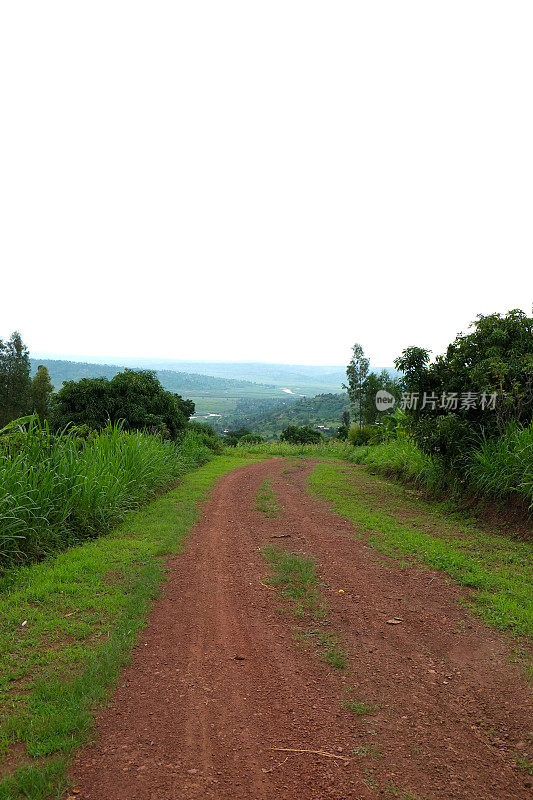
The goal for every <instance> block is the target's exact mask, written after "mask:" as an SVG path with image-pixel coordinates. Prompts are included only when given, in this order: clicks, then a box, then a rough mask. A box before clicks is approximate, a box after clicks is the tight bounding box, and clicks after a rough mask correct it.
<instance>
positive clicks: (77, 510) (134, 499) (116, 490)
mask: <svg viewBox="0 0 533 800" xmlns="http://www.w3.org/2000/svg"><path fill="white" fill-rule="evenodd" d="M2 433H3V435H1V436H0V566H8V565H13V564H17V563H19V564H22V563H25V562H29V561H36V560H39V559H40V558H43V557H44V556H46V555H47V554H49V553H51V552H54V551H57V550H61V549H64V548H65V547H68V546H70V545H71V544H73V543H75V542H78V541H81V540H83V539H87V538H90V537H93V536H96V535H98V534H101V533H104V532H107V531H109V530H110V529H111V528H112V527H113V526H114V525H116V524H117V523H118V522H120V521H121V520H122V519H123V518H124V516H125V514H126V513H127V512H128V511H129V510H130V509H133V508H137V507H138V506H140V505H141V504H142V503H144V502H146V500H148V499H149V498H150V497H152V496H153V495H154V494H155V493H156V492H157V491H158V490H160V489H162V488H164V487H166V486H169V485H170V484H171V483H173V482H175V481H176V479H178V478H179V477H180V476H182V475H183V474H185V473H186V472H187V471H189V470H190V469H192V468H193V467H195V466H198V465H200V464H203V463H205V462H206V461H207V460H208V459H209V457H210V456H211V451H210V450H209V449H208V448H207V447H206V446H205V445H204V444H203V443H202V441H201V438H200V437H199V436H198V434H196V433H193V432H190V433H188V434H187V435H186V436H185V438H184V440H183V442H182V443H181V444H180V445H179V446H176V445H175V444H173V443H172V442H169V441H164V440H163V439H161V438H160V437H159V436H154V435H150V434H147V433H141V432H133V433H127V432H125V431H123V430H122V429H121V428H120V426H115V427H112V428H109V429H107V430H105V431H103V432H102V433H100V434H92V435H91V436H89V438H88V439H87V440H83V439H80V438H78V437H77V436H76V435H75V434H74V433H68V432H66V433H62V434H59V435H53V434H51V433H50V431H49V429H48V428H47V427H46V426H41V425H39V423H38V422H37V421H36V420H35V419H32V420H30V421H29V423H28V424H27V426H25V427H18V428H17V427H16V426H13V425H11V426H10V427H9V430H7V431H6V430H5V429H4V431H3V432H2Z"/></svg>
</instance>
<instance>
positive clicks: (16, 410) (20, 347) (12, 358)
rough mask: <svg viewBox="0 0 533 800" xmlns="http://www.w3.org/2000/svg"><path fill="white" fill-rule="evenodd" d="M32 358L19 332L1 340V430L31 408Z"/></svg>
mask: <svg viewBox="0 0 533 800" xmlns="http://www.w3.org/2000/svg"><path fill="white" fill-rule="evenodd" d="M30 389H31V381H30V357H29V352H28V348H27V347H26V345H25V344H24V342H23V341H22V337H21V335H20V333H19V332H18V331H14V332H13V333H12V334H11V336H10V338H9V339H8V340H7V342H3V341H2V340H1V339H0V428H1V427H3V426H4V425H7V423H8V422H11V420H13V419H17V418H18V417H22V416H24V415H25V414H27V413H28V411H29V408H30Z"/></svg>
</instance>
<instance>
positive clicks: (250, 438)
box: [239, 433, 265, 447]
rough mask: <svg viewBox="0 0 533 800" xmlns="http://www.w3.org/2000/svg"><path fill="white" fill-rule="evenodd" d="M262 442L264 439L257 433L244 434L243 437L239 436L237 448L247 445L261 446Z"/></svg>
mask: <svg viewBox="0 0 533 800" xmlns="http://www.w3.org/2000/svg"><path fill="white" fill-rule="evenodd" d="M264 441H265V440H264V438H263V437H262V436H259V434H258V433H245V434H244V436H241V438H240V439H239V447H240V446H241V445H247V444H261V442H264Z"/></svg>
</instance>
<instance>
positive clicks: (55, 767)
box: [0, 454, 249, 800]
mask: <svg viewBox="0 0 533 800" xmlns="http://www.w3.org/2000/svg"><path fill="white" fill-rule="evenodd" d="M245 463H249V459H246V458H242V457H239V455H238V454H235V455H233V456H227V455H225V456H218V457H216V458H214V459H213V460H212V461H211V462H209V463H208V464H207V465H205V466H204V467H202V468H200V469H198V470H196V471H194V472H192V473H190V474H188V475H186V476H185V477H184V479H183V483H182V484H181V485H180V486H179V487H178V488H176V489H174V490H172V491H170V492H168V493H167V494H165V495H163V496H161V497H160V498H158V499H157V500H155V501H153V502H152V503H150V504H149V505H148V506H146V507H145V508H143V509H142V510H140V511H137V512H132V513H131V514H130V515H129V516H128V518H127V519H126V520H125V522H124V523H123V524H122V525H121V526H120V527H119V528H117V529H116V530H115V531H114V532H113V533H111V534H109V535H107V536H103V537H100V538H99V539H96V540H93V541H90V542H87V543H86V544H83V545H81V546H78V547H73V548H70V549H69V550H67V551H66V552H64V553H61V554H60V555H59V556H57V557H55V558H49V559H47V560H46V561H44V562H42V563H40V564H37V565H33V566H30V567H24V568H20V569H18V570H12V571H11V572H9V573H7V574H6V575H5V576H4V577H3V579H2V580H1V581H0V606H1V618H2V622H1V625H0V653H1V656H0V711H1V717H2V721H1V723H0V754H1V756H2V761H3V763H0V768H2V770H3V778H2V779H1V780H0V800H19V798H28V800H40V799H41V798H45V797H48V796H49V795H51V794H55V795H56V796H59V795H60V794H61V791H62V789H63V788H64V785H65V765H66V764H67V763H68V756H69V755H70V754H71V753H72V751H73V750H75V749H76V748H77V747H79V746H80V745H81V744H83V743H84V742H85V741H87V739H88V737H89V735H90V732H91V728H92V724H93V711H94V709H95V708H96V707H97V706H99V705H101V704H102V703H103V702H105V701H106V700H107V698H108V697H109V695H110V691H111V689H112V687H113V685H114V684H115V682H116V680H117V678H118V676H119V674H120V670H121V669H122V667H123V666H124V664H125V663H126V662H127V660H128V655H129V652H130V651H131V648H132V647H133V645H134V644H135V642H136V640H137V636H138V633H139V631H140V629H141V628H142V627H143V625H144V623H145V620H146V616H147V613H148V611H149V609H150V606H151V603H152V601H153V599H154V597H155V596H156V595H157V591H158V586H159V584H160V582H161V580H162V578H163V577H164V573H165V566H164V557H165V556H167V555H168V554H170V553H175V552H179V551H180V550H181V549H182V548H183V541H184V538H185V536H186V535H187V533H188V531H189V530H190V528H191V526H192V525H193V524H194V522H195V521H196V519H197V516H198V511H199V506H200V504H201V503H202V502H203V501H204V500H205V499H206V498H207V496H208V493H209V490H210V488H211V487H212V485H213V483H214V482H215V481H216V480H217V478H219V477H220V476H221V475H223V474H225V473H227V472H229V471H230V470H233V469H235V468H237V467H239V466H242V465H243V464H245ZM15 756H16V758H15ZM7 764H9V765H10V766H9V770H8V769H7V766H6V765H7ZM6 773H7V774H6Z"/></svg>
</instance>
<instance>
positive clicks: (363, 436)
mask: <svg viewBox="0 0 533 800" xmlns="http://www.w3.org/2000/svg"><path fill="white" fill-rule="evenodd" d="M384 437H385V431H384V429H383V427H382V426H381V425H363V427H362V428H359V427H357V425H352V427H351V428H350V430H349V432H348V439H349V441H350V442H351V443H352V444H353V445H354V447H361V445H365V444H379V442H382V441H383V439H384Z"/></svg>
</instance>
